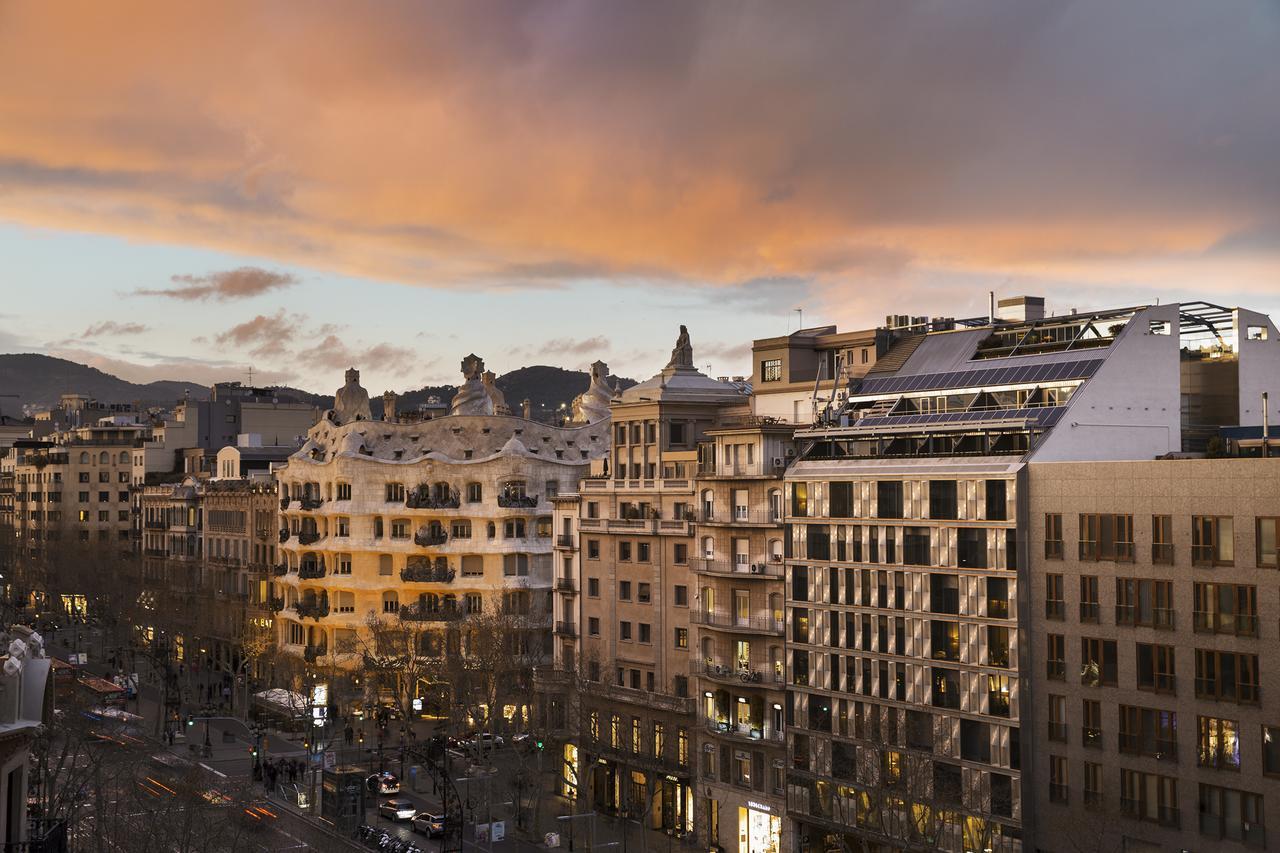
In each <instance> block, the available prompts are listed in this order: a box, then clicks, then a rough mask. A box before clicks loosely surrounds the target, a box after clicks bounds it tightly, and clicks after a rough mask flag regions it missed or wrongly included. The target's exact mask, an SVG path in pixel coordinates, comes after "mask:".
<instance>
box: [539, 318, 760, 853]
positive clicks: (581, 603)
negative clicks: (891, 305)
mask: <svg viewBox="0 0 1280 853" xmlns="http://www.w3.org/2000/svg"><path fill="white" fill-rule="evenodd" d="M746 403H747V397H746V395H745V392H744V389H743V388H742V387H741V386H738V385H733V384H729V383H725V382H718V381H716V380H714V379H711V378H709V377H707V376H704V375H703V374H702V373H700V372H699V371H697V370H696V369H695V368H694V367H693V349H692V345H691V344H690V342H689V339H688V335H687V333H685V332H684V330H683V329H681V335H680V338H679V339H678V340H677V342H676V346H675V349H674V350H673V351H672V356H671V360H670V362H669V363H668V364H667V366H666V367H665V368H664V369H663V370H662V372H661V373H659V374H658V375H657V376H654V377H653V378H651V379H649V380H647V381H645V382H642V383H640V384H639V385H636V386H634V387H632V388H629V389H627V390H626V391H624V392H622V394H621V395H620V397H619V398H617V399H615V400H614V401H613V403H612V405H611V407H610V412H611V417H612V422H613V423H612V442H611V447H610V449H609V465H608V467H607V468H605V467H604V466H600V467H599V468H598V469H597V472H596V475H595V476H592V477H588V478H586V479H584V480H582V482H581V483H580V484H579V492H580V494H579V495H578V496H577V497H565V498H563V499H561V500H559V501H557V503H556V525H557V527H556V529H557V531H558V533H559V536H558V538H557V549H558V552H559V555H560V567H559V571H560V572H561V574H560V576H559V578H558V581H557V585H556V587H557V594H556V598H557V601H556V614H555V620H556V621H555V632H556V642H555V646H554V649H555V665H556V669H555V670H554V671H553V672H544V673H542V678H541V680H540V686H541V687H542V689H544V690H546V691H547V694H548V702H549V705H550V709H549V719H550V720H551V721H552V725H553V726H555V727H557V728H558V727H559V726H560V725H563V729H562V731H563V733H564V734H565V735H566V738H565V741H564V743H563V744H562V746H561V749H562V750H563V751H562V754H561V761H562V766H561V768H560V769H561V782H560V791H559V793H560V794H561V795H563V796H566V797H569V798H571V799H577V798H581V799H582V800H585V801H586V802H588V803H589V804H590V805H591V807H593V808H596V809H600V810H603V811H606V812H609V813H614V814H620V815H625V816H628V817H629V818H630V819H632V820H636V821H639V822H641V823H642V824H644V825H645V826H648V827H652V828H658V829H665V830H667V831H668V832H669V833H671V834H672V835H678V836H685V835H688V834H690V833H692V832H693V831H694V827H695V823H696V819H695V814H696V809H697V808H698V807H699V806H698V805H697V803H696V802H695V800H696V790H695V785H696V784H697V782H696V778H695V763H694V754H695V753H694V750H695V739H696V737H697V732H696V731H695V729H696V728H697V726H698V722H697V720H698V718H697V707H698V703H697V701H696V698H695V696H694V693H693V692H692V685H691V676H692V674H693V671H694V670H693V667H692V666H691V661H692V658H693V657H694V656H696V652H695V651H691V649H696V640H694V639H693V637H692V636H691V632H692V631H693V630H694V629H695V624H694V622H693V621H692V619H691V613H692V611H693V610H694V609H696V608H697V607H698V606H699V602H698V600H697V595H698V580H697V577H696V576H695V575H694V574H693V572H692V565H691V561H692V560H693V558H694V557H695V554H694V548H695V541H696V540H695V538H694V535H693V534H694V525H695V523H696V522H695V520H696V518H697V512H698V507H697V477H698V471H699V453H700V447H701V446H702V445H703V444H705V443H707V437H706V436H707V432H708V431H709V430H712V429H714V428H715V427H716V425H717V421H718V418H719V417H720V414H721V412H722V410H724V409H726V408H735V409H738V410H739V411H740V412H742V413H744V414H745V413H746ZM726 509H727V505H726ZM566 572H571V573H573V574H565V573H566ZM691 643H695V645H692V646H691Z"/></svg>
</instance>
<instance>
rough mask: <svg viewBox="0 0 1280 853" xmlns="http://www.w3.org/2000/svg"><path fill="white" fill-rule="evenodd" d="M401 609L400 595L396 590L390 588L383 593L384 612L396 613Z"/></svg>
mask: <svg viewBox="0 0 1280 853" xmlns="http://www.w3.org/2000/svg"><path fill="white" fill-rule="evenodd" d="M399 610H400V597H399V595H397V594H396V592H395V590H388V591H386V592H384V593H382V612H383V613H396V612H398V611H399Z"/></svg>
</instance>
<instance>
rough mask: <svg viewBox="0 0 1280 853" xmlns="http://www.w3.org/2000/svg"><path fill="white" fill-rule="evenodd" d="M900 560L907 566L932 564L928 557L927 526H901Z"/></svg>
mask: <svg viewBox="0 0 1280 853" xmlns="http://www.w3.org/2000/svg"><path fill="white" fill-rule="evenodd" d="M902 562H903V563H904V564H906V565H908V566H928V565H932V561H931V560H930V559H929V528H927V527H904V528H902Z"/></svg>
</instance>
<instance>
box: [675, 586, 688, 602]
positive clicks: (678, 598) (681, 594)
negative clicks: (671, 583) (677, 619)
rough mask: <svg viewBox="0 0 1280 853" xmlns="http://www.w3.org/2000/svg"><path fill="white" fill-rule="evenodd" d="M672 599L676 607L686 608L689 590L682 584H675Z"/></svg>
mask: <svg viewBox="0 0 1280 853" xmlns="http://www.w3.org/2000/svg"><path fill="white" fill-rule="evenodd" d="M674 598H675V605H676V607H688V606H689V588H688V587H687V586H685V585H683V584H677V585H676V587H675V589H674Z"/></svg>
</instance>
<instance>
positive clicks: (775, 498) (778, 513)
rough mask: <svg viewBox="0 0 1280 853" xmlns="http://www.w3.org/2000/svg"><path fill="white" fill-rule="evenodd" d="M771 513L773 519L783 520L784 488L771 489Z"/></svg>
mask: <svg viewBox="0 0 1280 853" xmlns="http://www.w3.org/2000/svg"><path fill="white" fill-rule="evenodd" d="M769 515H770V520H771V521H781V520H782V489H770V490H769Z"/></svg>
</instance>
